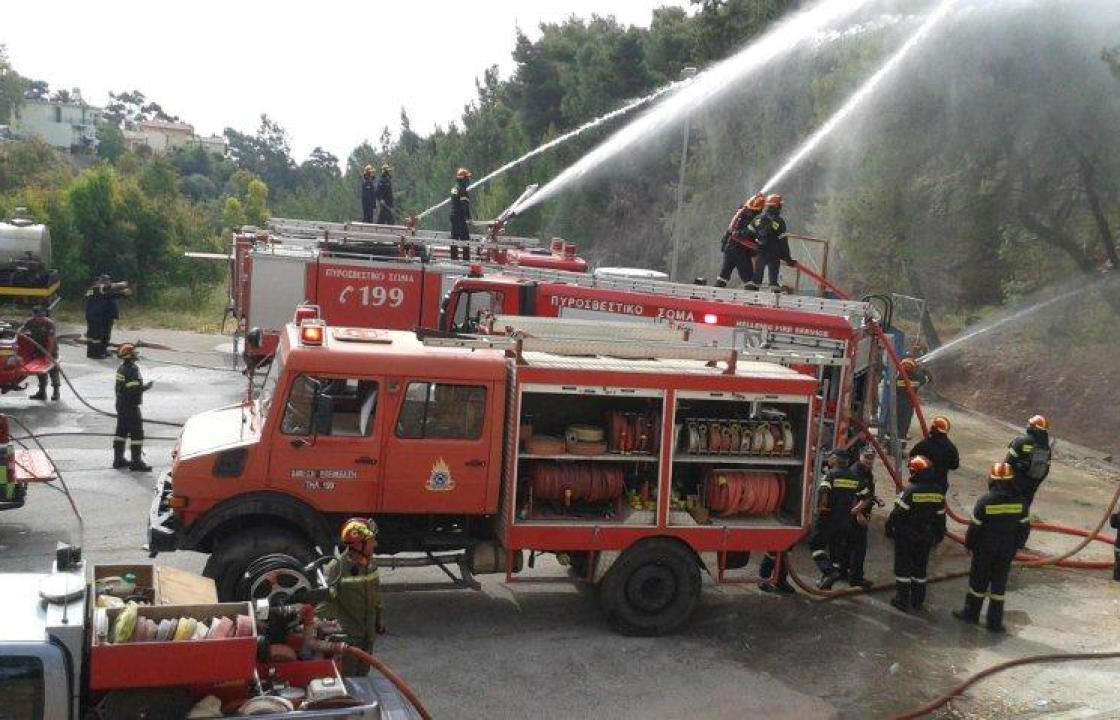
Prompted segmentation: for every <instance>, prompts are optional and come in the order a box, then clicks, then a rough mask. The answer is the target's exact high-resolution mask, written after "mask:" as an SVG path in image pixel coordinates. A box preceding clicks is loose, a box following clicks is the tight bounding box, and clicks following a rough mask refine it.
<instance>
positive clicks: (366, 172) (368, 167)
mask: <svg viewBox="0 0 1120 720" xmlns="http://www.w3.org/2000/svg"><path fill="white" fill-rule="evenodd" d="M372 172H373V166H372V165H366V166H365V168H363V169H362V174H363V175H369V174H370V173H372Z"/></svg>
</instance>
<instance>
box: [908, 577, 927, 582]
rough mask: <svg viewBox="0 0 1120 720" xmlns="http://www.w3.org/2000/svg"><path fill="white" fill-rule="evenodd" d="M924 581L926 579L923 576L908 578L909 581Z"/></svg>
mask: <svg viewBox="0 0 1120 720" xmlns="http://www.w3.org/2000/svg"><path fill="white" fill-rule="evenodd" d="M925 581H926V579H925V578H916V577H912V578H910V582H916V583H924V582H925Z"/></svg>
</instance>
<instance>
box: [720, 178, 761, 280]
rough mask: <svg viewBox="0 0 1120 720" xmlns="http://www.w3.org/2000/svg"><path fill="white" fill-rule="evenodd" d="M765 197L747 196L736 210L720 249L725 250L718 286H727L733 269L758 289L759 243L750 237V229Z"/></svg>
mask: <svg viewBox="0 0 1120 720" xmlns="http://www.w3.org/2000/svg"><path fill="white" fill-rule="evenodd" d="M764 202H765V198H763V197H762V195H755V196H754V197H750V198H747V201H746V202H745V203H743V206H742V207H741V208H739V209H738V211H736V212H735V216H734V217H732V218H731V222H730V223H729V224H728V226H727V232H726V233H724V235H723V241H722V242H721V243H720V250H722V251H723V267H722V268H720V271H719V277H718V278H716V287H727V283H728V282H730V280H731V271H732V270H737V271H738V272H739V279H740V280H742V281H743V285H745V286H746V288H747V289H748V290H757V289H758V285H756V284H755V282H754V259H753V258H754V255H755V252H756V251H757V250H758V245H757V244H756V243H755V242H754V241H753V240H751V239H749V238H748V229H749V228H750V224H751V221H752V220H754V219H755V218H756V217H758V214H759V213H760V212H762V209H763V206H764Z"/></svg>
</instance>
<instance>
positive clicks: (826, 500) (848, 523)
mask: <svg viewBox="0 0 1120 720" xmlns="http://www.w3.org/2000/svg"><path fill="white" fill-rule="evenodd" d="M846 462H847V454H846V453H844V452H843V451H834V452H833V454H832V458H830V465H832V469H831V470H830V471H829V473H828V474H827V475H825V477H824V479H823V480H821V483H820V486H819V494H820V499H819V503H818V506H817V521H816V523H814V525H813V532H812V534H811V535H810V537H809V551H810V553H812V556H813V562H815V563H816V564H817V567H818V568H819V569H820V571H821V577H820V580H819V581H818V582H817V587H819V588H821V589H822V590H828V589H829V588H831V587H832V586H833V584H835V583H836V581H837V580H839V579H840V578H841V576H842V575H841V572H840V556H841V555H846V554H847V551H848V548H849V547H850V535H851V533H852V532H853V530H852V528H853V527H854V526H856V524H857V521H856V518H855V514H854V513H853V511H854V510H856V508H857V505H858V504H859V503H860V502H862V501H863V500H865V499H869V498H870V497H871V489H870V488H869V487H868V484H867V482H866V480H865V479H862V478H861V477H859V476H857V474H856V473H853V472H852V470H851V467H845V464H846Z"/></svg>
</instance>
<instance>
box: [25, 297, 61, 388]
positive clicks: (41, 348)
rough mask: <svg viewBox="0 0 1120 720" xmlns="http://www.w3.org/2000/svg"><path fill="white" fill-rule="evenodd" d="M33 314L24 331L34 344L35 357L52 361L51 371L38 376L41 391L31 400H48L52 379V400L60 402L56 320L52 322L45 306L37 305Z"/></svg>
mask: <svg viewBox="0 0 1120 720" xmlns="http://www.w3.org/2000/svg"><path fill="white" fill-rule="evenodd" d="M32 312H33V313H34V314H33V315H32V316H31V317H30V318H29V319H28V321H27V322H26V323H24V324H23V330H24V332H25V333H27V336H28V337H29V338H31V341H32V342H33V343H34V347H32V352H33V353H34V354H35V357H49V358H50V359H51V369H50V370H48V371H47V372H45V373H39V374H38V375H37V376H36V377H37V378H38V380H39V391H38V392H37V393H35V394H34V395H32V396H31V399H32V400H46V399H47V378H48V377H50V380H51V400H58V398H59V394H58V391H59V385H60V372H59V369H58V337H57V336H56V333H55V327H54V320H51V319H50V317H49V316H48V315H47V308H46V306H45V305H36V306H35V308H34V310H32Z"/></svg>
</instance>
